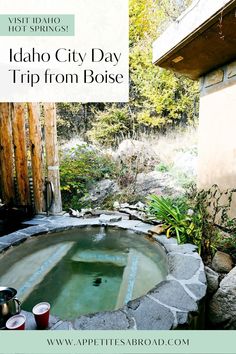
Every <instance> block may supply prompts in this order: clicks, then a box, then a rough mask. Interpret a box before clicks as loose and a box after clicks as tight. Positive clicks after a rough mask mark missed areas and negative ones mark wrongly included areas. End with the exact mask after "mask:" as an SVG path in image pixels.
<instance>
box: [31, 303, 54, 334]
mask: <svg viewBox="0 0 236 354" xmlns="http://www.w3.org/2000/svg"><path fill="white" fill-rule="evenodd" d="M32 312H33V314H34V318H35V322H36V324H37V327H38V328H39V329H45V328H47V327H48V323H49V312H50V304H49V303H48V302H40V303H39V304H37V305H35V306H34V307H33V309H32Z"/></svg>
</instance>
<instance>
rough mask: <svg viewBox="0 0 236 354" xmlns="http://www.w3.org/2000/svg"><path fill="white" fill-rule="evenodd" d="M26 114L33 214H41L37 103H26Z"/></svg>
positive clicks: (41, 198) (42, 202)
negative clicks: (32, 188) (32, 191)
mask: <svg viewBox="0 0 236 354" xmlns="http://www.w3.org/2000/svg"><path fill="white" fill-rule="evenodd" d="M28 112H29V117H28V119H29V139H30V150H31V161H32V178H33V187H34V204H35V212H36V213H41V212H42V211H44V209H45V208H44V171H43V147H42V132H41V124H40V106H39V103H28Z"/></svg>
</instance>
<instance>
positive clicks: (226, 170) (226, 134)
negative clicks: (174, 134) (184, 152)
mask: <svg viewBox="0 0 236 354" xmlns="http://www.w3.org/2000/svg"><path fill="white" fill-rule="evenodd" d="M222 73H223V77H222V78H221V80H220V82H218V83H215V84H214V83H213V84H212V83H211V85H210V87H208V88H206V82H207V78H205V79H204V80H203V86H202V96H201V99H200V125H199V161H198V187H199V188H209V187H211V186H212V185H213V184H218V186H219V187H220V188H221V189H222V190H226V189H228V188H230V189H231V188H235V187H236V82H235V76H233V77H232V78H233V80H230V79H229V78H228V76H229V74H227V68H226V70H225V68H224V70H223V69H222ZM218 74H219V73H218ZM219 78H220V77H219V76H218V80H219ZM216 81H217V80H216ZM204 82H205V86H204ZM232 211H233V214H234V215H235V216H236V201H234V204H233V208H232Z"/></svg>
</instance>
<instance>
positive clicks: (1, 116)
mask: <svg viewBox="0 0 236 354" xmlns="http://www.w3.org/2000/svg"><path fill="white" fill-rule="evenodd" d="M0 160H1V164H0V165H1V186H2V196H3V202H4V203H11V202H14V198H15V190H14V163H13V143H12V126H11V112H10V104H9V103H0Z"/></svg>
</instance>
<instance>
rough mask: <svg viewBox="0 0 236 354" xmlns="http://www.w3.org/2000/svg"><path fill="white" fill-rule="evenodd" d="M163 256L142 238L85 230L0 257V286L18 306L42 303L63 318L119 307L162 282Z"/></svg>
mask: <svg viewBox="0 0 236 354" xmlns="http://www.w3.org/2000/svg"><path fill="white" fill-rule="evenodd" d="M166 275H167V264H166V254H165V252H164V251H163V250H162V248H161V247H160V246H159V245H158V244H157V243H156V242H151V241H150V240H148V239H147V238H145V237H144V235H138V234H136V233H134V232H132V231H126V230H122V229H113V228H104V227H100V228H99V227H89V228H79V229H72V230H69V231H68V230H67V231H64V232H60V233H54V234H48V235H43V236H38V237H37V238H30V239H28V240H27V241H26V242H24V243H23V244H21V245H19V246H17V247H14V248H12V249H10V250H8V252H7V253H5V254H2V255H0V284H1V285H2V286H9V287H14V288H16V289H17V291H18V298H19V299H20V300H21V301H22V308H23V309H24V310H26V311H31V310H32V308H33V306H34V305H35V304H36V303H38V302H42V301H47V302H50V304H51V313H52V314H54V315H57V316H58V317H60V318H61V319H64V320H73V319H75V318H77V317H78V316H80V315H84V314H89V313H96V312H100V311H110V310H115V309H119V308H121V307H122V306H123V305H124V304H126V303H127V302H129V301H130V300H132V299H135V298H138V297H140V296H142V295H145V294H146V293H147V292H148V291H149V290H151V289H152V288H153V287H155V286H156V285H157V284H158V283H160V282H161V281H162V280H164V279H165V278H166Z"/></svg>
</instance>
